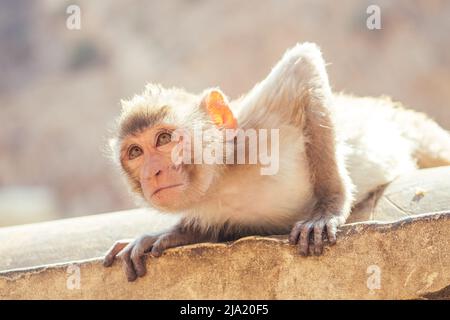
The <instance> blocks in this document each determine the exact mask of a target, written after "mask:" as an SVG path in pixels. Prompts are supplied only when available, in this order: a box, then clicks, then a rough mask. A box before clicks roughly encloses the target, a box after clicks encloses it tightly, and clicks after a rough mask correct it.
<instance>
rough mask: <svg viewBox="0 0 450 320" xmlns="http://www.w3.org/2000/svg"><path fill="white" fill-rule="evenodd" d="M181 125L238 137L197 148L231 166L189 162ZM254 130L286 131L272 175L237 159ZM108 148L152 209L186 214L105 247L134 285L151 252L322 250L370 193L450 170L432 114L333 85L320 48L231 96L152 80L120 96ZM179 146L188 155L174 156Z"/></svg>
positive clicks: (286, 58)
mask: <svg viewBox="0 0 450 320" xmlns="http://www.w3.org/2000/svg"><path fill="white" fill-rule="evenodd" d="M179 129H183V130H185V131H187V132H192V131H194V130H196V129H199V130H200V129H201V130H215V132H218V133H219V135H218V136H219V137H220V135H221V134H222V135H225V133H228V132H231V133H234V135H233V134H231V135H230V136H227V135H225V136H226V137H225V138H222V139H218V138H214V139H212V140H211V141H206V142H202V143H201V144H200V146H201V147H202V148H203V147H205V146H206V147H219V148H216V149H215V150H216V151H217V150H219V151H220V148H222V150H223V149H225V151H224V154H222V155H221V154H220V152H219V151H217V154H216V156H217V158H218V159H221V158H225V157H228V156H229V157H228V158H227V159H228V160H229V159H231V160H233V161H225V162H221V163H220V162H218V163H210V164H205V163H195V161H189V160H192V157H193V156H192V152H190V151H192V150H190V149H189V147H188V144H187V142H190V141H192V136H189V135H187V136H182V137H181V138H180V137H178V138H177V137H175V136H176V134H175V133H176V132H177V130H179ZM251 129H255V130H261V129H270V130H278V131H276V132H278V136H276V135H275V136H274V137H272V136H271V137H270V138H269V139H268V145H269V146H271V147H273V146H275V145H278V165H277V166H278V168H277V170H276V172H275V173H274V174H267V175H265V174H262V171H261V170H262V169H263V165H262V164H261V163H254V164H248V163H243V164H242V163H241V164H237V163H236V158H237V157H236V150H238V151H239V150H241V151H243V152H244V154H245V158H247V157H248V156H249V155H250V151H251V150H250V147H249V146H248V141H249V139H247V140H246V137H244V139H243V140H242V139H241V140H239V139H238V138H239V137H238V135H237V134H236V132H238V131H239V130H251ZM247 138H248V137H247ZM238 140H239V141H238ZM243 141H244V142H243ZM277 142H278V143H277ZM110 145H111V150H112V155H113V157H114V160H115V161H116V162H117V163H118V165H119V167H120V168H121V170H122V171H123V173H124V176H125V179H126V180H127V181H128V183H129V186H130V190H131V191H132V193H133V194H135V195H137V197H138V198H139V199H141V201H142V203H143V205H146V206H150V207H153V208H156V209H157V210H159V211H161V212H167V213H181V214H182V218H181V219H180V221H179V222H178V224H176V225H175V226H174V227H173V228H172V229H170V230H169V231H167V232H163V233H161V234H158V235H153V234H146V235H143V236H141V237H138V238H137V239H135V240H130V241H117V242H116V243H115V244H114V245H113V246H112V248H111V249H110V250H109V251H108V252H107V254H106V255H105V257H104V260H103V264H104V266H106V267H108V266H110V265H112V263H113V261H114V260H115V259H116V258H119V259H120V260H121V262H122V266H123V268H124V271H125V274H126V277H127V279H128V281H134V280H136V279H137V278H138V277H142V276H144V275H145V273H146V266H145V256H146V254H151V255H152V256H154V257H159V256H161V255H162V253H163V252H164V251H165V250H166V249H169V248H173V247H178V246H183V245H188V244H194V243H199V242H221V241H233V240H236V239H238V238H240V237H244V236H249V235H262V236H265V235H278V234H288V240H289V243H290V244H291V245H296V246H297V248H298V252H299V254H301V255H304V256H308V255H321V254H322V253H323V251H324V245H325V244H329V245H333V244H335V243H336V241H337V239H336V233H337V230H338V228H339V226H341V225H342V224H344V223H345V221H346V220H347V218H348V216H349V215H350V213H351V210H352V208H353V207H354V206H355V205H357V204H359V203H361V202H363V201H364V200H365V199H366V198H367V197H368V195H369V194H370V193H371V192H372V191H373V190H375V189H376V188H378V187H379V186H381V185H384V184H387V183H389V182H390V181H392V180H393V179H395V178H396V177H397V176H399V175H402V174H407V173H408V172H411V171H413V170H417V169H418V168H426V167H434V166H443V165H450V134H449V133H448V132H447V131H445V130H444V129H443V128H441V127H440V126H439V125H438V124H437V123H436V122H434V121H433V120H431V119H430V118H428V117H427V116H425V115H424V114H421V113H418V112H415V111H412V110H408V109H406V108H404V107H403V106H402V105H401V104H400V103H397V102H393V101H392V100H391V99H390V98H387V97H381V98H370V97H356V96H353V95H347V94H343V93H336V92H333V91H332V89H331V86H330V83H329V79H328V75H327V72H326V64H325V62H324V59H323V57H322V53H321V51H320V48H319V47H318V46H317V45H316V44H314V43H302V44H296V45H295V46H294V47H292V48H291V49H289V50H287V51H286V52H285V53H284V55H283V56H282V58H281V60H280V61H279V62H278V63H277V64H276V65H275V66H274V67H273V68H272V70H271V71H270V72H269V74H268V76H267V77H266V78H265V79H263V80H262V81H261V82H259V83H258V84H256V85H255V86H254V87H253V88H252V89H251V90H250V91H249V92H248V93H247V94H245V95H243V96H242V97H240V98H238V99H235V100H231V101H230V100H229V99H228V97H227V96H226V95H225V94H224V93H223V92H222V91H221V90H220V89H219V88H217V87H212V88H208V89H206V90H204V91H203V92H201V93H200V94H192V93H189V92H187V91H186V90H184V89H180V88H163V87H162V86H160V85H156V84H148V85H147V86H146V88H145V90H144V92H143V93H142V94H141V95H136V96H134V97H133V98H132V99H129V100H123V101H122V112H121V114H120V116H119V117H118V119H117V129H116V130H115V136H114V137H113V138H112V139H111V143H110ZM230 146H231V147H234V148H230V149H233V150H234V151H233V152H231V151H226V150H227V147H230ZM175 149H177V150H178V151H180V150H181V153H183V154H186V155H187V156H186V158H184V159H186V161H182V162H176V161H174V156H173V155H174V150H175ZM273 150H275V151H276V150H277V149H273ZM273 150H272V149H271V151H273ZM257 152H260V150H259V146H258V151H257ZM275 153H276V152H275Z"/></svg>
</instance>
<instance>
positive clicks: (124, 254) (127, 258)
mask: <svg viewBox="0 0 450 320" xmlns="http://www.w3.org/2000/svg"><path fill="white" fill-rule="evenodd" d="M117 257H118V258H120V259H121V260H122V269H123V271H124V272H125V275H126V276H127V279H128V281H130V282H131V281H134V280H136V278H137V275H136V271H135V270H134V266H133V262H132V261H131V248H129V247H126V248H125V249H124V250H122V251H121V252H120V253H119V254H118V255H117Z"/></svg>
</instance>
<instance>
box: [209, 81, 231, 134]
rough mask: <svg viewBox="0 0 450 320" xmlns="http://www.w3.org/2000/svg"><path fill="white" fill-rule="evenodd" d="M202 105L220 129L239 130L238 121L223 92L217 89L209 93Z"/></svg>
mask: <svg viewBox="0 0 450 320" xmlns="http://www.w3.org/2000/svg"><path fill="white" fill-rule="evenodd" d="M202 104H203V105H204V106H205V109H206V111H207V112H208V114H209V116H210V117H211V119H212V120H213V122H214V123H215V124H216V125H217V126H218V127H222V128H226V129H236V128H237V120H236V118H235V117H234V115H233V112H232V111H231V109H230V107H229V106H228V102H227V100H226V98H225V97H224V95H223V94H222V92H220V91H219V90H216V89H213V90H211V91H209V92H208V93H206V95H205V97H204V98H203V101H202Z"/></svg>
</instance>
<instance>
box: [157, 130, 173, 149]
mask: <svg viewBox="0 0 450 320" xmlns="http://www.w3.org/2000/svg"><path fill="white" fill-rule="evenodd" d="M171 140H172V135H171V134H170V133H168V132H163V133H161V134H160V135H159V136H158V138H157V139H156V146H157V147H160V146H163V145H165V144H168V143H169V142H170V141H171Z"/></svg>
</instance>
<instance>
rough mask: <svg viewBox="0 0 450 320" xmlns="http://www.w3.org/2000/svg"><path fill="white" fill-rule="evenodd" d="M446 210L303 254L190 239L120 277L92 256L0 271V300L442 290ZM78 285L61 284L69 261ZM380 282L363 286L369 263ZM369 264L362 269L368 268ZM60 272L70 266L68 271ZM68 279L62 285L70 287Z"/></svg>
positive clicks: (251, 243) (372, 295) (446, 268)
mask: <svg viewBox="0 0 450 320" xmlns="http://www.w3.org/2000/svg"><path fill="white" fill-rule="evenodd" d="M448 248H450V213H448V212H441V213H435V214H425V215H419V216H415V217H408V218H405V219H402V220H399V221H396V222H393V223H375V222H369V223H355V224H349V225H346V226H344V227H343V228H342V229H341V231H340V232H339V237H338V243H337V245H336V246H333V247H328V248H326V250H325V253H324V255H323V256H321V257H308V258H304V257H301V256H299V255H298V254H297V253H296V249H295V247H293V246H290V245H289V244H287V240H286V239H285V237H269V238H264V237H247V238H243V239H240V240H238V241H235V242H233V243H220V244H210V243H204V244H197V245H191V246H185V247H180V248H175V249H171V250H168V251H167V252H165V253H164V254H163V256H162V257H160V258H153V257H149V258H148V259H147V267H148V273H147V275H146V276H145V277H143V278H140V279H138V280H137V281H136V282H134V283H128V282H127V281H126V279H125V276H124V274H123V273H122V270H121V267H120V265H118V264H117V263H116V264H114V265H113V267H111V268H104V267H103V266H102V265H101V260H100V259H98V258H96V259H91V260H85V261H79V262H71V263H63V264H56V265H47V266H43V267H35V268H27V269H20V270H11V271H5V272H2V273H0V298H1V299H416V298H450V292H449V291H450V289H449V286H450V251H449V250H448ZM69 266H75V268H76V267H79V271H80V283H79V284H80V285H79V288H78V289H77V288H75V289H68V285H67V283H68V281H70V278H71V276H73V274H72V273H71V272H73V270H74V269H73V267H71V269H69ZM370 266H375V269H377V270H379V271H380V276H381V277H380V288H379V289H372V290H370V289H369V288H368V285H367V283H368V279H369V282H370V279H372V277H373V276H374V274H372V275H371V274H368V273H367V272H368V268H369V267H370ZM369 269H370V268H369ZM68 271H69V273H68ZM69 287H70V286H69Z"/></svg>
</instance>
